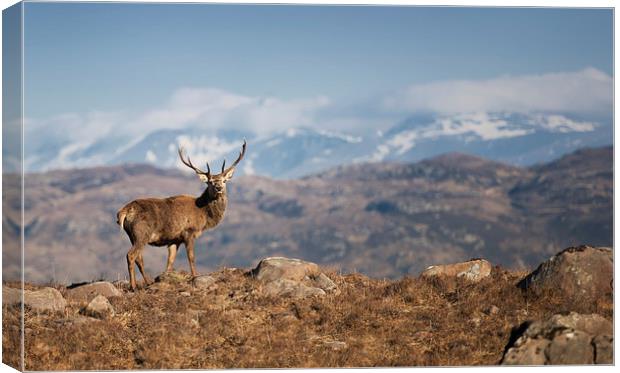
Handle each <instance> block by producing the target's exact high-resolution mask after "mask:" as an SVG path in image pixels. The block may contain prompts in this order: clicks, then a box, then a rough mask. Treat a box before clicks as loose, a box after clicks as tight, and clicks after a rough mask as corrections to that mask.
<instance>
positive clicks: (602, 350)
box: [592, 335, 614, 364]
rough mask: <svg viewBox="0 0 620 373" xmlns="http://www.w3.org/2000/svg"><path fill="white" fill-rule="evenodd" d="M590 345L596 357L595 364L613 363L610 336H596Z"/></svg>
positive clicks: (612, 341)
mask: <svg viewBox="0 0 620 373" xmlns="http://www.w3.org/2000/svg"><path fill="white" fill-rule="evenodd" d="M592 345H593V346H594V353H595V355H596V360H595V361H594V363H595V364H613V363H614V339H613V338H612V337H611V336H610V335H597V336H596V337H594V338H593V339H592Z"/></svg>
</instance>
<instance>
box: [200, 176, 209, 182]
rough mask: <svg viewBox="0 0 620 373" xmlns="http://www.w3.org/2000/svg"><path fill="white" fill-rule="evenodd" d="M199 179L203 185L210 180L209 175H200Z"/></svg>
mask: <svg viewBox="0 0 620 373" xmlns="http://www.w3.org/2000/svg"><path fill="white" fill-rule="evenodd" d="M198 177H199V178H200V180H201V181H202V182H203V183H206V182H207V181H209V178H208V177H207V175H203V174H198Z"/></svg>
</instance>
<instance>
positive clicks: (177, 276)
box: [155, 271, 192, 284]
mask: <svg viewBox="0 0 620 373" xmlns="http://www.w3.org/2000/svg"><path fill="white" fill-rule="evenodd" d="M191 279H192V276H191V275H190V274H187V273H183V272H175V271H170V272H164V273H162V274H161V275H159V276H157V277H155V282H167V283H171V284H180V283H187V282H189V281H190V280H191Z"/></svg>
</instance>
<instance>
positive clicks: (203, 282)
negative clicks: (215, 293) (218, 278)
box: [192, 275, 215, 289]
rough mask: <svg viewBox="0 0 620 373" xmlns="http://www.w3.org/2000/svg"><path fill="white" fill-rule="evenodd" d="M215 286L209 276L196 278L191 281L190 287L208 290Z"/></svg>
mask: <svg viewBox="0 0 620 373" xmlns="http://www.w3.org/2000/svg"><path fill="white" fill-rule="evenodd" d="M214 284H215V279H214V278H213V277H211V276H208V275H204V276H197V277H196V278H194V280H193V281H192V285H194V287H196V288H198V289H209V288H210V287H211V286H213V285H214Z"/></svg>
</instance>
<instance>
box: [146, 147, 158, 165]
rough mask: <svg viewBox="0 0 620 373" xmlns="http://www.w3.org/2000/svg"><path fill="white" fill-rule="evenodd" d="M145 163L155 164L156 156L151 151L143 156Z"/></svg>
mask: <svg viewBox="0 0 620 373" xmlns="http://www.w3.org/2000/svg"><path fill="white" fill-rule="evenodd" d="M144 159H146V161H147V162H151V163H155V162H157V156H156V155H155V153H153V152H152V151H150V150H148V151H147V152H146V154H145V156H144Z"/></svg>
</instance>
